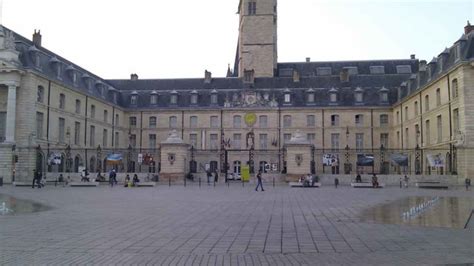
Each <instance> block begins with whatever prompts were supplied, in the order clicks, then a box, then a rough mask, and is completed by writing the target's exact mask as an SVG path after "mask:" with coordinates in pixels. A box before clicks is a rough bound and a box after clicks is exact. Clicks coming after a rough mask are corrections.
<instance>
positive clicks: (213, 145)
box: [209, 134, 218, 150]
mask: <svg viewBox="0 0 474 266" xmlns="http://www.w3.org/2000/svg"><path fill="white" fill-rule="evenodd" d="M209 144H210V148H211V150H217V147H218V146H217V134H211V141H210V143H209Z"/></svg>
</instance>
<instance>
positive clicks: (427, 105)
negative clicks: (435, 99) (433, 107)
mask: <svg viewBox="0 0 474 266" xmlns="http://www.w3.org/2000/svg"><path fill="white" fill-rule="evenodd" d="M429 110H430V96H429V95H426V96H425V112H428V111H429Z"/></svg>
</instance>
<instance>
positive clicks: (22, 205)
mask: <svg viewBox="0 0 474 266" xmlns="http://www.w3.org/2000/svg"><path fill="white" fill-rule="evenodd" d="M49 209H51V208H50V207H48V206H46V205H43V204H41V203H38V202H34V201H30V200H20V199H17V198H15V197H12V196H8V195H3V194H0V215H17V214H22V213H32V212H40V211H47V210H49Z"/></svg>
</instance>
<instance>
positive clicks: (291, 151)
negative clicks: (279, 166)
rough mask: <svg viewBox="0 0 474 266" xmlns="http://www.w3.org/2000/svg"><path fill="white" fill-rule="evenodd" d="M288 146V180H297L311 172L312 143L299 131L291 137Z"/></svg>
mask: <svg viewBox="0 0 474 266" xmlns="http://www.w3.org/2000/svg"><path fill="white" fill-rule="evenodd" d="M285 147H286V169H287V175H286V181H297V180H298V178H300V177H301V176H302V175H306V174H308V173H311V143H310V142H309V141H308V140H307V139H306V137H305V136H304V135H303V134H302V133H301V132H299V131H296V133H295V134H294V135H293V136H292V137H291V139H290V141H289V142H288V143H287V144H286V145H285Z"/></svg>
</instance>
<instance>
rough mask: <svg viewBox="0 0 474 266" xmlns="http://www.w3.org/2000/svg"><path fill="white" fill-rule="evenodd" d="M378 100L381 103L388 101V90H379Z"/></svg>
mask: <svg viewBox="0 0 474 266" xmlns="http://www.w3.org/2000/svg"><path fill="white" fill-rule="evenodd" d="M380 101H381V102H382V103H388V92H387V91H385V90H383V91H381V92H380Z"/></svg>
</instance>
